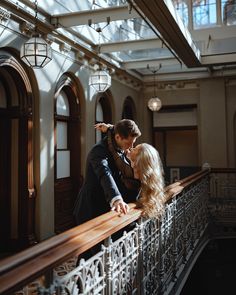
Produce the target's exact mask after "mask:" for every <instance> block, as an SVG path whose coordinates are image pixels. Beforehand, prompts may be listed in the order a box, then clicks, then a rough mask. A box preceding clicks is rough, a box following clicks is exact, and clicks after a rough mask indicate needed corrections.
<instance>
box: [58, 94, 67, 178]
mask: <svg viewBox="0 0 236 295" xmlns="http://www.w3.org/2000/svg"><path fill="white" fill-rule="evenodd" d="M56 115H57V128H56V139H57V170H56V178H57V179H59V178H64V177H70V150H69V145H68V123H69V119H70V106H69V102H68V98H67V95H66V93H65V92H64V91H63V90H62V91H61V92H60V93H59V95H58V97H57V102H56Z"/></svg>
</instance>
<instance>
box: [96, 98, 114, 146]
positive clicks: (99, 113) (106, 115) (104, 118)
mask: <svg viewBox="0 0 236 295" xmlns="http://www.w3.org/2000/svg"><path fill="white" fill-rule="evenodd" d="M95 114H96V115H95V116H96V117H95V123H102V122H105V123H112V109H111V105H110V101H109V98H108V97H107V96H101V97H99V98H98V99H97V103H96V112H95ZM102 136H103V133H101V132H100V131H97V130H96V142H98V141H99V140H101V139H102Z"/></svg>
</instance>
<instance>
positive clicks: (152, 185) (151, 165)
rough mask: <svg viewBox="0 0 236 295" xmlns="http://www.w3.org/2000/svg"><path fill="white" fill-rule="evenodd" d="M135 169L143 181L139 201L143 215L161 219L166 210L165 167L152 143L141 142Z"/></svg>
mask: <svg viewBox="0 0 236 295" xmlns="http://www.w3.org/2000/svg"><path fill="white" fill-rule="evenodd" d="M134 169H136V170H137V172H138V175H139V179H140V181H141V196H140V198H139V200H138V203H139V204H140V205H141V207H142V208H143V215H144V216H145V217H149V218H153V217H155V218H158V219H159V218H160V217H161V215H162V213H163V212H164V203H165V193H164V178H163V167H162V163H161V159H160V156H159V153H158V151H157V150H156V149H155V148H154V147H153V146H151V145H150V144H147V143H142V144H140V145H139V147H138V154H137V156H136V159H135V163H134Z"/></svg>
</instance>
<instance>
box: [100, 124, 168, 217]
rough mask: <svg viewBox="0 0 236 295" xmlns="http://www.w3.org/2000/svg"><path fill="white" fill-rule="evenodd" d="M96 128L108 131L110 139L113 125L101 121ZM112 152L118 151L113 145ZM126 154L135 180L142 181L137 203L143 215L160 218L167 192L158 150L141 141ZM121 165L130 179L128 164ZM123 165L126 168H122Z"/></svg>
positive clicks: (123, 171)
mask: <svg viewBox="0 0 236 295" xmlns="http://www.w3.org/2000/svg"><path fill="white" fill-rule="evenodd" d="M95 128H96V129H98V130H101V131H102V132H107V131H108V139H109V137H110V136H111V132H112V125H110V124H105V123H99V124H96V125H95ZM108 142H109V140H108ZM110 152H111V153H112V154H113V156H114V157H115V155H116V153H115V151H114V150H112V147H110ZM126 155H127V158H128V159H129V160H130V163H131V167H132V169H133V173H132V175H133V178H134V180H139V181H140V183H141V185H140V193H139V198H138V200H137V203H138V205H139V207H141V208H142V209H143V216H145V217H148V218H160V217H161V215H162V213H163V212H164V204H165V193H164V179H163V168H162V163H161V159H160V156H159V153H158V151H157V150H156V149H155V148H154V147H153V146H151V145H150V144H147V143H141V144H139V145H137V146H136V147H134V148H131V149H130V150H127V153H126ZM122 163H123V162H122ZM119 165H120V167H121V168H120V170H121V171H122V173H123V174H124V179H126V175H125V174H127V175H128V176H127V179H129V180H130V174H131V173H130V169H128V167H127V165H126V164H124V163H123V164H121V161H120V163H119ZM122 165H123V166H124V167H125V169H124V168H122ZM129 167H130V166H129ZM126 171H127V172H126Z"/></svg>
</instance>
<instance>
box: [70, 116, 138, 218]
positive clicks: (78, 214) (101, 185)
mask: <svg viewBox="0 0 236 295" xmlns="http://www.w3.org/2000/svg"><path fill="white" fill-rule="evenodd" d="M140 135H141V132H140V130H139V128H138V126H137V125H136V123H135V122H134V121H132V120H128V119H124V120H121V121H119V122H118V123H117V124H116V125H115V126H114V131H113V133H112V145H113V147H114V149H115V151H116V153H117V154H118V155H119V156H120V158H122V160H123V161H127V159H126V157H125V150H127V149H129V148H131V147H133V144H134V143H135V141H136V138H137V137H139V136H140ZM118 167H119V166H118V165H117V164H116V161H115V159H114V157H113V155H112V153H111V151H110V150H109V147H108V138H107V137H105V138H103V139H102V140H101V141H100V142H99V143H97V144H96V145H95V146H94V147H93V148H92V150H91V151H90V152H89V154H88V157H87V162H86V175H85V179H84V183H83V186H82V188H81V190H80V192H79V195H78V198H77V200H76V204H75V209H74V217H75V220H76V224H81V223H83V222H85V221H87V220H90V219H92V218H95V217H96V216H99V215H101V214H103V213H105V212H108V211H109V210H111V209H113V210H115V211H117V212H121V213H124V214H126V213H127V212H128V209H129V207H128V204H127V203H129V202H134V201H135V200H136V197H137V195H138V191H137V190H130V189H128V188H127V187H126V186H125V184H124V182H123V181H122V173H121V171H120V170H119V168H118Z"/></svg>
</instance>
